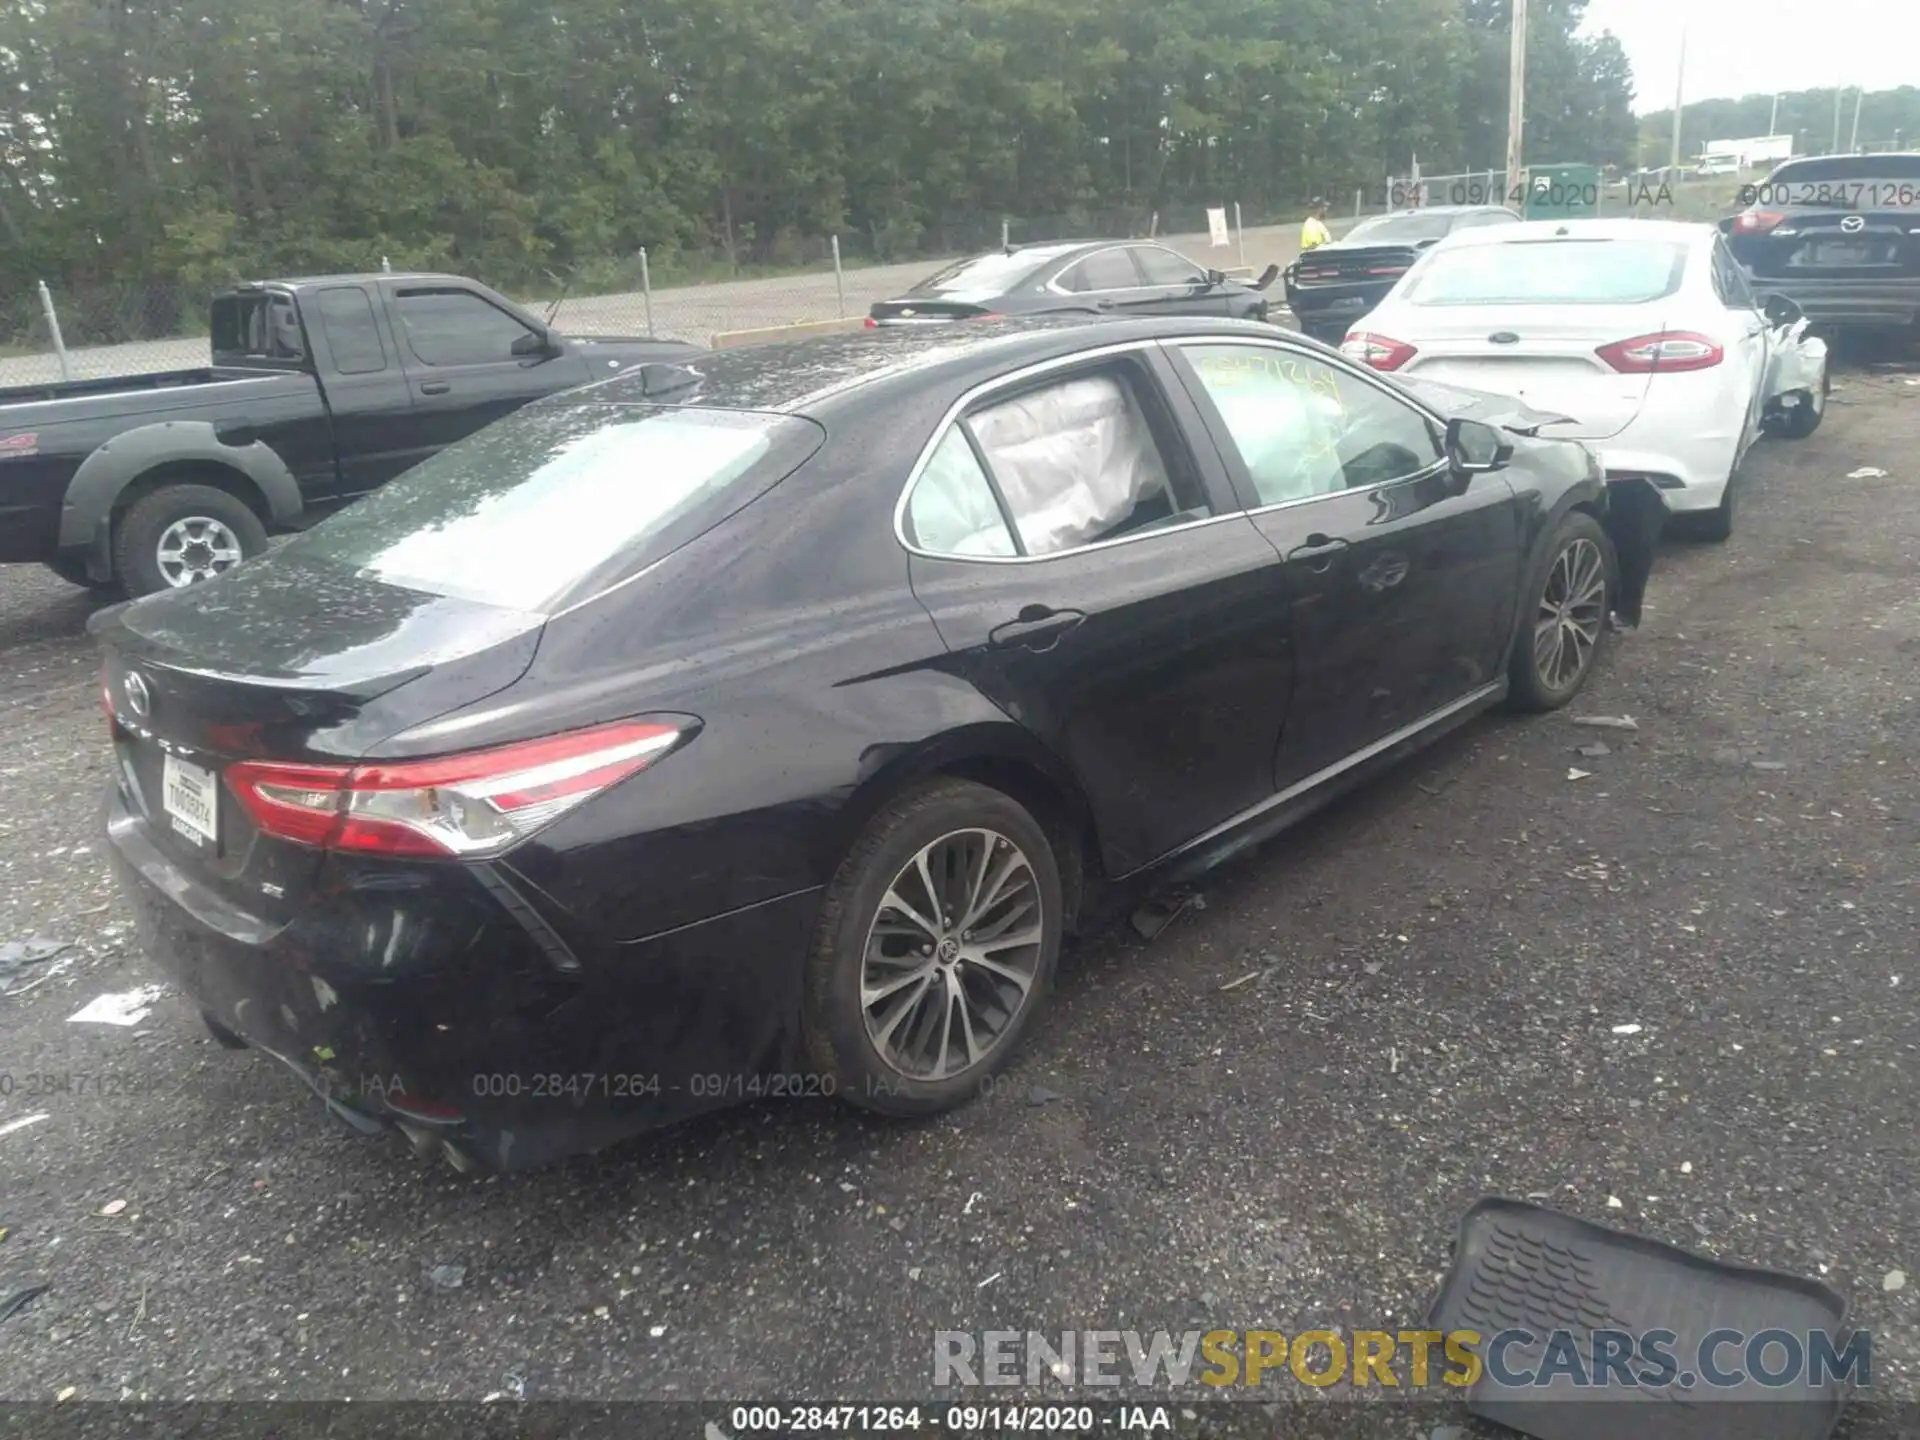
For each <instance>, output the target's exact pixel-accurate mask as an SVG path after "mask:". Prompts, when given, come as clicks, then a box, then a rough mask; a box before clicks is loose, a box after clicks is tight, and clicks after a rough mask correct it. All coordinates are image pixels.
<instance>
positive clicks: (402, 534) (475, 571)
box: [285, 405, 819, 611]
mask: <svg viewBox="0 0 1920 1440" xmlns="http://www.w3.org/2000/svg"><path fill="white" fill-rule="evenodd" d="M818 433H819V432H818V431H817V430H816V429H815V427H814V426H813V425H812V424H811V423H809V422H808V421H805V420H800V419H797V418H793V417H789V416H774V415H760V414H752V413H747V412H742V411H730V410H692V409H666V408H654V407H644V406H619V405H576V406H569V407H565V408H554V409H549V408H547V407H545V406H539V407H535V408H532V409H528V410H524V411H521V412H520V413H519V414H518V415H515V416H512V417H510V418H508V419H506V420H503V421H501V422H499V423H497V424H495V425H491V426H489V427H487V428H486V429H485V430H482V431H479V432H478V433H477V434H474V435H471V436H469V437H468V438H467V439H465V440H462V441H460V442H458V443H457V444H454V445H450V446H448V447H447V448H446V449H445V450H442V451H441V452H440V453H439V454H438V455H435V456H433V457H432V458H431V459H429V460H426V461H423V462H422V463H421V464H419V465H416V466H415V467H414V468H413V469H411V470H409V471H407V472H406V473H405V474H404V475H402V476H400V478H399V479H397V480H394V481H392V482H390V483H389V484H387V485H386V486H384V487H382V488H381V489H379V490H376V491H374V492H373V494H371V495H369V496H367V497H366V498H365V499H362V500H360V501H358V502H356V503H355V504H353V505H350V506H348V507H347V508H346V509H345V510H342V511H341V512H340V513H339V514H338V515H335V516H333V517H331V518H330V519H327V520H323V521H321V522H320V523H319V524H318V525H316V526H314V527H313V528H312V529H311V530H309V531H307V532H306V533H305V534H303V535H298V536H295V537H294V539H292V540H291V541H289V542H288V544H287V546H286V547H285V548H286V549H287V551H288V552H290V553H294V554H299V555H302V556H305V557H308V558H312V559H318V560H326V561H331V562H333V563H334V564H338V565H346V566H350V567H352V568H353V569H355V570H360V571H365V572H369V573H371V574H372V575H374V576H375V577H376V578H378V579H381V580H385V581H387V582H389V583H391V584H394V585H401V586H405V587H407V588H408V589H413V590H425V591H429V592H431V593H434V594H440V595H453V596H458V597H461V598H465V599H470V600H479V601H482V602H484V603H486V604H490V605H502V606H506V607H508V608H511V609H516V610H531V611H540V610H546V609H548V608H550V607H551V606H552V604H553V603H554V602H555V601H556V600H557V599H558V598H559V597H561V596H563V595H564V594H565V593H566V592H567V591H568V590H569V589H570V588H571V587H573V586H575V585H576V584H578V583H579V582H580V581H581V580H583V579H585V578H586V577H588V576H589V575H591V574H592V573H593V572H594V571H595V570H597V569H599V568H600V567H601V566H603V565H605V564H606V563H607V562H608V561H610V560H612V559H613V558H615V557H616V556H619V555H621V554H623V553H627V552H630V551H634V550H637V549H639V548H641V547H642V546H643V545H644V544H645V542H647V541H649V540H651V539H654V538H656V537H658V536H660V535H662V533H663V532H666V531H667V530H668V529H669V528H670V527H672V526H674V525H676V524H677V523H679V522H680V521H682V520H684V519H687V518H688V517H689V516H691V515H693V513H694V512H695V511H696V510H698V509H699V508H700V507H701V506H702V505H704V504H706V502H709V501H713V500H716V499H719V498H721V497H722V496H723V495H724V493H725V492H727V491H728V490H729V488H730V487H732V486H734V485H736V484H739V483H741V482H742V481H743V479H744V478H745V477H747V476H749V474H750V473H758V474H759V475H761V476H763V477H764V476H765V475H766V473H767V472H766V471H759V472H756V468H755V467H756V466H758V465H759V464H760V462H762V461H764V460H768V457H769V454H770V452H775V451H777V452H778V454H777V455H776V456H775V458H774V459H773V460H772V461H770V462H769V463H770V465H771V466H773V467H775V468H782V469H784V468H790V467H791V466H792V465H794V464H797V463H799V460H800V459H803V458H804V457H805V455H806V454H808V453H811V450H812V448H813V447H814V446H815V445H817V443H818V438H817V437H818ZM796 452H797V453H796ZM716 518H718V517H717V516H716Z"/></svg>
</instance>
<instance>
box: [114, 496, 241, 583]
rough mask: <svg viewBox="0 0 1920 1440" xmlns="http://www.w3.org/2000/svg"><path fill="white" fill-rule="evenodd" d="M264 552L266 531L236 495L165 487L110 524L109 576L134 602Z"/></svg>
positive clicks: (197, 580)
mask: <svg viewBox="0 0 1920 1440" xmlns="http://www.w3.org/2000/svg"><path fill="white" fill-rule="evenodd" d="M266 548H267V530H266V527H265V526H264V525H262V524H261V523H260V517H259V516H257V515H255V514H254V513H253V511H252V510H251V509H249V508H248V507H247V505H246V503H245V502H244V501H242V500H240V499H239V498H238V497H237V496H234V495H229V494H228V493H227V492H226V491H225V490H216V489H215V488H214V487H213V486H211V485H166V486H163V487H161V488H160V489H158V490H155V491H154V492H153V493H152V494H150V495H143V496H141V497H140V499H138V500H136V501H135V502H134V503H133V505H132V507H131V508H130V509H128V511H127V513H126V514H125V515H122V516H121V517H120V519H119V521H118V522H117V523H116V524H115V525H114V527H113V573H114V574H115V575H116V576H117V577H118V578H119V580H120V583H121V584H122V585H124V586H125V587H126V591H127V593H128V594H129V595H131V596H134V597H135V598H138V597H139V596H142V595H152V594H155V593H156V592H158V591H161V590H180V589H185V588H186V587H187V586H189V585H194V584H198V583H199V582H200V581H202V580H211V579H213V578H214V577H215V576H216V575H221V574H225V573H226V572H227V571H228V570H231V569H233V567H234V566H236V565H238V564H240V563H241V562H242V561H244V560H251V559H252V558H253V557H254V556H256V555H259V554H261V553H263V552H264V551H265V550H266Z"/></svg>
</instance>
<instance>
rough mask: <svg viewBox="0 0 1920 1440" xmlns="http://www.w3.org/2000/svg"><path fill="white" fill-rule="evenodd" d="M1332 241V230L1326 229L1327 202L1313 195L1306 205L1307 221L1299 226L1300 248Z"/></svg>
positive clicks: (1308, 248)
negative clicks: (1310, 201) (1310, 202)
mask: <svg viewBox="0 0 1920 1440" xmlns="http://www.w3.org/2000/svg"><path fill="white" fill-rule="evenodd" d="M1332 242H1333V232H1332V231H1331V230H1329V229H1327V202H1326V201H1324V200H1322V199H1320V198H1319V197H1318V196H1315V197H1314V201H1313V203H1312V204H1311V205H1309V206H1308V207H1307V223H1306V224H1304V225H1302V226H1301V227H1300V248H1301V249H1302V250H1311V249H1313V247H1314V246H1316V245H1328V244H1331V243H1332Z"/></svg>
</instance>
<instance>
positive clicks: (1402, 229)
mask: <svg viewBox="0 0 1920 1440" xmlns="http://www.w3.org/2000/svg"><path fill="white" fill-rule="evenodd" d="M1452 227H1453V217H1452V216H1451V215H1376V216H1374V217H1373V218H1372V219H1371V220H1362V221H1361V222H1360V223H1359V224H1358V225H1356V226H1354V227H1353V229H1351V230H1349V231H1348V232H1347V234H1346V238H1347V239H1348V240H1350V241H1355V242H1357V243H1360V244H1364V245H1399V244H1404V245H1414V244H1418V243H1419V242H1420V241H1422V240H1439V239H1442V238H1443V237H1445V235H1446V233H1447V231H1448V230H1450V229H1451V228H1452Z"/></svg>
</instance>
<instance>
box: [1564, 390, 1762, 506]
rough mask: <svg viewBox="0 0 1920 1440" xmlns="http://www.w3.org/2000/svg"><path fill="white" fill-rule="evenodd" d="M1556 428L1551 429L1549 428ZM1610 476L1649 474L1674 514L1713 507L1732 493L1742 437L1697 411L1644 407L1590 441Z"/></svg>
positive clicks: (1647, 475) (1624, 476)
mask: <svg viewBox="0 0 1920 1440" xmlns="http://www.w3.org/2000/svg"><path fill="white" fill-rule="evenodd" d="M1549 433H1552V432H1549ZM1587 444H1588V445H1590V446H1591V447H1592V448H1593V449H1594V450H1595V451H1596V452H1598V454H1599V456H1600V463H1601V464H1602V465H1603V466H1604V467H1605V469H1606V472H1607V476H1608V478H1609V479H1615V480H1617V479H1622V478H1626V477H1629V476H1644V477H1646V478H1647V479H1649V480H1651V481H1652V482H1653V485H1654V487H1655V488H1656V489H1657V490H1659V492H1660V498H1661V499H1663V500H1664V501H1666V504H1667V509H1668V510H1669V511H1671V512H1673V513H1675V514H1679V513H1681V512H1683V511H1688V510H1711V509H1713V508H1714V507H1715V506H1716V505H1718V504H1719V503H1720V499H1721V497H1722V496H1723V495H1725V494H1726V493H1727V479H1728V477H1729V476H1730V475H1731V474H1732V473H1733V459H1734V454H1735V452H1736V450H1737V449H1738V446H1739V436H1738V435H1737V434H1732V433H1725V434H1721V433H1713V432H1711V431H1706V430H1703V429H1702V428H1701V424H1700V421H1699V419H1698V417H1697V416H1687V415H1680V414H1673V415H1667V414H1660V413H1653V412H1651V411H1648V410H1642V411H1641V412H1640V414H1639V415H1638V416H1636V417H1635V418H1634V420H1633V422H1632V423H1631V424H1629V425H1628V426H1627V427H1626V429H1624V430H1622V431H1621V432H1620V433H1619V434H1617V435H1615V436H1613V437H1612V438H1611V439H1607V440H1590V441H1588V442H1587Z"/></svg>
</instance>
